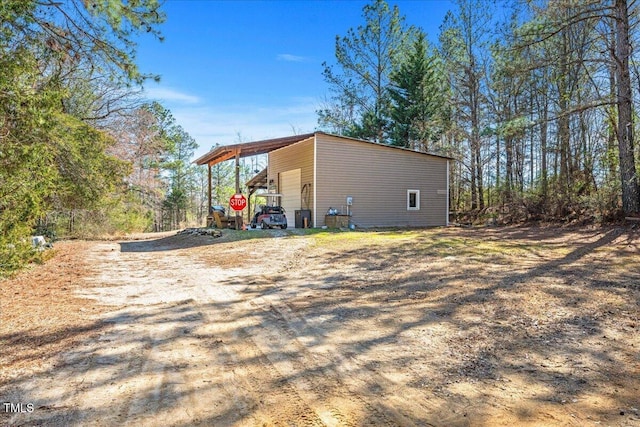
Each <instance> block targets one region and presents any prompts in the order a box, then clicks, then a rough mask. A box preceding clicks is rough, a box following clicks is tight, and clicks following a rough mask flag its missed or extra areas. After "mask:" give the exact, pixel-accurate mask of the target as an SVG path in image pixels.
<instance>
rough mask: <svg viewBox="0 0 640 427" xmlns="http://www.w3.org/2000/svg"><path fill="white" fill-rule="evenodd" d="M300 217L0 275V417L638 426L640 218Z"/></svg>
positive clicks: (125, 244)
mask: <svg viewBox="0 0 640 427" xmlns="http://www.w3.org/2000/svg"><path fill="white" fill-rule="evenodd" d="M294 233H295V231H291V232H288V231H287V232H279V231H271V232H267V231H252V232H227V233H225V235H224V236H223V237H222V238H220V239H214V238H211V237H205V236H185V235H165V236H164V237H161V238H155V239H152V240H145V241H122V242H64V243H61V244H59V245H58V249H57V254H56V256H55V257H54V258H53V259H52V260H50V261H49V262H47V263H46V264H45V265H42V266H37V267H36V268H34V269H32V270H30V271H28V272H25V273H24V274H21V275H20V276H18V277H16V278H14V279H11V280H4V281H2V282H0V285H1V286H2V296H3V298H2V305H1V312H0V316H1V322H0V348H1V349H2V351H1V352H0V404H2V405H3V406H2V407H0V424H2V425H16V426H17V425H21V426H22V425H44V426H76V425H77V426H80V425H98V426H120V425H132V426H133V425H135V426H139V425H148V426H157V425H165V426H192V425H203V426H205V425H206V426H209V425H211V426H228V425H242V426H245V425H247V426H270V425H282V426H302V425H318V426H321V425H327V426H338V425H339V426H377V425H384V426H396V425H401V426H404V425H408V426H409V425H416V426H428V425H434V426H466V425H469V426H477V425H487V426H493V425H571V426H573V425H575V426H584V425H616V426H633V425H639V426H640V411H639V409H640V333H639V331H638V330H639V329H640V320H639V318H640V232H639V231H638V230H635V229H630V228H608V229H590V230H575V229H574V230H567V229H558V228H494V229H487V228H484V229H459V228H448V229H431V230H411V231H377V232H345V233H327V232H322V233H314V234H300V235H298V234H294ZM238 239H239V240H238Z"/></svg>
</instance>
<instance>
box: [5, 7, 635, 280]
mask: <svg viewBox="0 0 640 427" xmlns="http://www.w3.org/2000/svg"><path fill="white" fill-rule="evenodd" d="M498 8H499V9H500V11H501V13H499V14H498V13H495V11H496V10H497V9H498ZM498 16H499V17H503V16H506V17H507V18H506V19H503V18H497V17H498ZM165 19H166V17H165V16H164V13H163V11H162V5H161V3H160V2H158V1H156V0H136V1H121V0H101V1H89V0H66V1H53V0H51V1H49V0H44V1H33V0H26V1H25V0H5V1H3V2H1V3H0V271H4V272H6V271H11V270H13V269H15V268H18V267H19V266H21V265H23V263H24V262H26V261H28V260H30V259H34V257H35V258H37V257H39V256H40V255H39V253H34V252H33V251H32V249H31V242H30V241H27V240H26V239H25V236H30V235H32V234H34V233H37V234H47V235H49V236H50V237H52V236H54V235H64V236H67V237H86V236H94V235H104V234H120V233H129V232H135V231H160V230H168V229H175V228H179V227H183V226H185V225H187V224H202V223H203V222H204V217H205V216H206V214H207V212H208V208H207V206H206V204H207V197H206V194H205V192H206V189H207V182H206V181H207V176H206V173H205V172H206V171H205V170H204V168H197V167H195V166H194V165H192V164H191V160H192V157H193V153H194V150H195V149H196V147H197V143H196V141H195V140H194V139H193V138H192V137H191V136H190V135H189V134H188V133H187V132H186V131H185V130H184V129H183V128H182V127H181V126H180V124H178V123H177V122H176V120H175V119H174V117H173V116H172V114H171V112H170V111H169V110H168V109H166V108H165V107H163V106H162V105H161V104H159V103H157V102H149V101H147V100H145V99H144V97H143V96H142V92H141V85H142V84H143V83H144V82H145V81H147V80H149V79H157V78H158V77H157V76H154V75H146V74H142V73H141V72H140V71H139V70H138V67H137V66H136V45H135V38H136V36H137V35H139V34H141V33H150V34H152V35H155V36H156V37H157V38H159V39H161V38H162V35H161V31H160V28H161V24H162V23H163V22H164V20H165ZM637 34H638V8H637V5H636V3H633V2H631V3H628V2H627V1H626V0H608V1H594V0H588V1H584V0H582V1H573V0H555V1H549V2H547V1H542V0H540V1H532V0H521V1H509V2H505V3H502V4H496V3H495V2H492V1H486V0H485V1H481V0H459V1H457V2H456V7H455V8H454V10H452V11H451V12H449V13H448V14H447V16H446V17H445V20H444V22H443V24H442V26H441V27H440V33H439V34H438V43H437V44H431V43H429V42H428V40H427V37H426V35H425V34H424V31H423V30H422V29H421V28H419V27H415V26H408V25H406V24H405V18H404V16H403V15H402V11H401V10H399V8H398V7H396V6H393V5H391V4H389V3H387V2H385V1H382V0H374V1H372V2H371V3H369V4H368V5H366V6H365V7H364V9H363V11H362V20H361V22H357V23H354V27H352V28H351V29H350V30H348V31H347V32H346V34H344V35H337V36H336V41H335V58H333V59H331V60H329V59H328V60H327V61H326V62H325V63H324V64H323V70H319V72H322V73H323V76H324V79H325V81H326V83H327V87H328V93H327V96H326V98H325V100H324V102H323V105H322V106H321V108H319V110H318V111H317V113H318V129H320V130H325V131H328V132H332V133H336V134H341V135H348V136H352V137H357V138H363V139H368V140H372V141H375V142H379V143H383V144H392V145H396V146H402V147H406V148H411V149H414V150H418V151H425V152H430V153H435V154H440V155H445V156H449V157H451V158H453V159H454V161H453V162H451V177H450V179H451V182H450V188H451V194H450V207H451V210H452V212H453V214H454V215H455V217H456V219H459V220H464V221H473V220H482V221H484V220H486V219H489V218H490V219H492V220H495V221H499V222H503V223H510V222H521V221H559V222H580V223H583V222H611V221H617V220H620V219H622V218H624V217H628V216H633V215H637V214H638V212H639V211H640V192H639V188H638V171H639V170H638V161H639V160H640V159H639V157H640V151H639V150H638V147H637V144H636V143H635V141H634V138H635V134H636V133H637V132H636V126H637V120H636V113H637V108H636V105H637V103H638V101H639V100H640V70H639V69H638V61H637V58H636V56H635V49H634V47H635V46H636V45H638V40H637ZM238 139H241V138H240V136H239V137H238ZM236 142H243V141H236ZM255 167H256V165H255V164H247V163H244V164H243V166H242V171H241V179H242V180H243V181H246V180H248V179H249V178H250V177H251V176H252V175H253V173H255V172H256V170H255ZM233 179H234V173H233V169H232V167H231V166H230V165H226V164H220V165H216V166H215V167H214V170H213V181H214V182H213V187H214V189H215V194H214V204H221V205H225V204H226V200H228V197H229V196H230V194H231V193H233V191H234V183H233Z"/></svg>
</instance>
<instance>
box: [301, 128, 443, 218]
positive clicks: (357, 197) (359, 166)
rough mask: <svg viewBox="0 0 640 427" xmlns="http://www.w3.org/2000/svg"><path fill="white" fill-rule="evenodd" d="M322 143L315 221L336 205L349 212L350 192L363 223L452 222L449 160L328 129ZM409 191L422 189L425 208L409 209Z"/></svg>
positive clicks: (318, 136) (355, 212) (319, 140)
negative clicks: (334, 133)
mask: <svg viewBox="0 0 640 427" xmlns="http://www.w3.org/2000/svg"><path fill="white" fill-rule="evenodd" d="M316 143H317V148H316V149H317V165H316V169H317V172H316V173H317V174H318V176H317V188H316V192H317V193H316V196H317V210H318V212H317V214H318V215H317V220H318V224H316V225H315V226H322V225H324V215H325V213H326V212H327V210H328V209H329V208H330V207H333V208H337V209H339V210H345V211H346V198H347V196H351V197H353V206H352V207H351V213H352V215H353V216H352V219H353V222H354V223H355V224H356V225H357V226H360V227H374V226H421V227H424V226H440V225H446V223H447V198H448V194H447V159H443V158H440V157H435V156H429V155H425V154H423V153H415V152H410V151H406V150H398V149H396V148H392V147H385V146H380V145H375V144H370V143H367V142H359V141H353V140H348V139H343V138H339V137H335V136H331V135H325V134H316ZM312 155H313V154H312ZM303 182H305V181H304V179H303ZM407 190H420V210H417V211H410V210H407ZM345 213H346V212H345Z"/></svg>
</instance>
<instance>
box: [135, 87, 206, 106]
mask: <svg viewBox="0 0 640 427" xmlns="http://www.w3.org/2000/svg"><path fill="white" fill-rule="evenodd" d="M144 95H145V96H146V97H147V98H149V99H153V100H157V101H165V102H179V103H182V104H197V103H199V102H200V98H198V97H197V96H195V95H190V94H188V93H184V92H180V91H179V90H176V89H172V88H168V87H158V86H155V87H154V86H152V87H145V88H144Z"/></svg>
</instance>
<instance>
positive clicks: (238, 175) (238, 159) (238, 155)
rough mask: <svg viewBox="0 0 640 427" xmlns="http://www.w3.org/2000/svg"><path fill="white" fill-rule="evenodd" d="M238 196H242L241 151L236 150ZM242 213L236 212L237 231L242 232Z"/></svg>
mask: <svg viewBox="0 0 640 427" xmlns="http://www.w3.org/2000/svg"><path fill="white" fill-rule="evenodd" d="M236 194H240V150H236ZM240 218H241V217H240V211H236V230H240V229H241V228H242V227H241V224H240V221H241V219H240Z"/></svg>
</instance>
